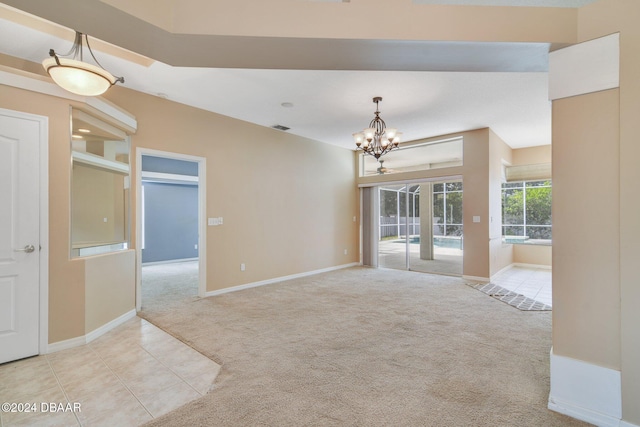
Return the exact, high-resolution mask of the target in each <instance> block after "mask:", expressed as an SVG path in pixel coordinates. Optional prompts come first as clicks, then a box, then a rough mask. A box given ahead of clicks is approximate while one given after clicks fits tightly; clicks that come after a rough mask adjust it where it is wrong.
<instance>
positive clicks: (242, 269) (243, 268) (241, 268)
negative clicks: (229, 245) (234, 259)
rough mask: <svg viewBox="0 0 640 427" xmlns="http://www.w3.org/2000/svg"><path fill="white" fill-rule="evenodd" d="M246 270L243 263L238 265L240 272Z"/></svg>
mask: <svg viewBox="0 0 640 427" xmlns="http://www.w3.org/2000/svg"><path fill="white" fill-rule="evenodd" d="M245 270H246V266H245V265H244V263H242V264H240V271H245Z"/></svg>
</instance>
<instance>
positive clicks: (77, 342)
mask: <svg viewBox="0 0 640 427" xmlns="http://www.w3.org/2000/svg"><path fill="white" fill-rule="evenodd" d="M86 343H87V341H86V339H85V336H84V335H82V336H79V337H75V338H71V339H68V340H64V341H58V342H54V343H51V344H49V348H48V349H47V353H56V352H58V351H62V350H68V349H70V348H74V347H80V346H81V345H85V344H86Z"/></svg>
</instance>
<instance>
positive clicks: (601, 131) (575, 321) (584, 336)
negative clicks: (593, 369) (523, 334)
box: [552, 89, 620, 370]
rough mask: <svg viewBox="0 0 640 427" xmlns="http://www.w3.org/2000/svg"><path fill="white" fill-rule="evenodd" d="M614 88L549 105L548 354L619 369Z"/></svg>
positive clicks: (617, 158)
mask: <svg viewBox="0 0 640 427" xmlns="http://www.w3.org/2000/svg"><path fill="white" fill-rule="evenodd" d="M618 126H619V91H618V90H617V89H613V90H608V91H603V92H596V93H591V94H587V95H582V96H575V97H572V98H565V99H561V100H556V101H554V102H553V178H554V181H553V208H552V209H553V226H554V227H553V246H554V249H553V306H554V310H553V321H554V327H553V351H554V353H555V354H557V355H562V356H567V357H572V358H575V359H580V360H584V361H586V362H589V363H593V364H596V365H600V366H605V367H608V368H612V369H618V370H619V369H620V285H619V284H620V273H619V261H620V252H619V248H620V222H619V208H618V206H619V204H620V198H619V192H618V188H619V174H618V167H619V162H620V156H619V144H618V140H619V127H618Z"/></svg>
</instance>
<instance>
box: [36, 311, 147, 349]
mask: <svg viewBox="0 0 640 427" xmlns="http://www.w3.org/2000/svg"><path fill="white" fill-rule="evenodd" d="M134 317H136V311H135V310H130V311H127V312H126V313H124V314H123V315H121V316H118V317H116V318H115V319H113V320H112V321H110V322H108V323H105V324H104V325H102V326H100V327H99V328H97V329H94V330H93V331H91V332H89V333H88V334H86V335H81V336H79V337H75V338H71V339H68V340H64V341H58V342H54V343H51V344H49V348H48V351H47V353H55V352H57V351H62V350H68V349H70V348H74V347H80V346H81V345H85V344H89V343H90V342H91V341H93V340H95V339H97V338H100V337H101V336H102V335H104V334H106V333H107V332H109V331H111V330H112V329H115V328H117V327H118V326H120V325H122V324H123V323H124V322H126V321H127V320H130V319H133V318H134Z"/></svg>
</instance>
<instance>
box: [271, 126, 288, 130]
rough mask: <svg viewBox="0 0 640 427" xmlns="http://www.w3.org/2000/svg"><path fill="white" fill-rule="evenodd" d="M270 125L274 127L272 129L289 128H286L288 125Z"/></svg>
mask: <svg viewBox="0 0 640 427" xmlns="http://www.w3.org/2000/svg"><path fill="white" fill-rule="evenodd" d="M271 127H272V128H274V129H278V130H289V129H291V128H288V127H286V126H282V125H273V126H271Z"/></svg>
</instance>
